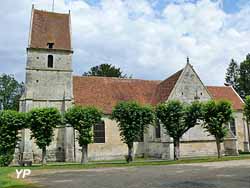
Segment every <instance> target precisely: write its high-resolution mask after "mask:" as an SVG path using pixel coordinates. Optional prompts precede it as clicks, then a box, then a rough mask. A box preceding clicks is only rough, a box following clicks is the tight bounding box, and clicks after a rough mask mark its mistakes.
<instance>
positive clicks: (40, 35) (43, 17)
mask: <svg viewBox="0 0 250 188" xmlns="http://www.w3.org/2000/svg"><path fill="white" fill-rule="evenodd" d="M48 43H54V46H53V48H54V49H63V50H71V37H70V15H69V14H59V13H54V12H46V11H41V10H36V9H33V14H32V22H31V36H30V44H29V47H31V48H46V49H47V48H48Z"/></svg>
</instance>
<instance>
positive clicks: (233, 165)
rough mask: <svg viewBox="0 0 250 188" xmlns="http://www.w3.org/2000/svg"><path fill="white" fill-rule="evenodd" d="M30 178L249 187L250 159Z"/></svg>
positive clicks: (63, 186) (110, 184)
mask: <svg viewBox="0 0 250 188" xmlns="http://www.w3.org/2000/svg"><path fill="white" fill-rule="evenodd" d="M31 180H32V181H34V182H36V183H38V184H40V185H44V186H45V187H46V188H149V187H150V188H250V160H242V161H227V162H216V163H202V164H186V165H171V166H144V167H129V168H106V169H91V170H81V171H53V172H50V174H42V175H41V174H40V175H33V176H31Z"/></svg>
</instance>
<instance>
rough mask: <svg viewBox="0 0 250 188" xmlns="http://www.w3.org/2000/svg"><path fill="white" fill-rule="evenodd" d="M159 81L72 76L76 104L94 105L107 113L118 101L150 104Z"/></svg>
mask: <svg viewBox="0 0 250 188" xmlns="http://www.w3.org/2000/svg"><path fill="white" fill-rule="evenodd" d="M159 83H160V81H150V80H138V79H121V78H112V77H94V76H93V77H92V76H82V77H81V76H74V77H73V91H74V100H75V104H76V105H94V106H96V107H99V108H100V109H102V110H103V111H104V112H105V113H107V114H109V113H111V111H112V108H113V107H114V106H115V105H116V104H117V102H119V101H128V100H133V101H137V102H139V103H141V104H151V99H152V94H153V93H154V91H155V89H156V87H157V85H158V84H159Z"/></svg>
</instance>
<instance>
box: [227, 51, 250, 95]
mask: <svg viewBox="0 0 250 188" xmlns="http://www.w3.org/2000/svg"><path fill="white" fill-rule="evenodd" d="M249 72H250V54H248V55H247V56H246V59H245V60H244V61H243V62H241V63H240V66H239V65H238V64H237V63H236V62H235V61H234V60H233V59H232V61H231V63H230V64H229V67H228V68H227V73H226V83H228V84H230V85H232V86H233V88H234V89H235V90H236V91H237V92H238V93H239V95H240V96H241V97H242V98H243V99H245V97H246V96H247V95H250V84H249V83H250V74H249Z"/></svg>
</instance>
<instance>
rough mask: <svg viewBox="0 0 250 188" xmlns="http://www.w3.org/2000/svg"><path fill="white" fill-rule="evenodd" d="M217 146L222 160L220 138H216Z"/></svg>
mask: <svg viewBox="0 0 250 188" xmlns="http://www.w3.org/2000/svg"><path fill="white" fill-rule="evenodd" d="M216 145H217V153H218V158H221V145H220V139H219V138H216Z"/></svg>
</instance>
